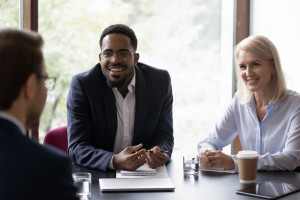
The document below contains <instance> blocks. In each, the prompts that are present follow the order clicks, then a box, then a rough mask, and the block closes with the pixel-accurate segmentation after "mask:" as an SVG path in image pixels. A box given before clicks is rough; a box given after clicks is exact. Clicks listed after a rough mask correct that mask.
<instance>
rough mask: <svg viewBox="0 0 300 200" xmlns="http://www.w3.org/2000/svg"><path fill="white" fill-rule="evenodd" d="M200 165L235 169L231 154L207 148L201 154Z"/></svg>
mask: <svg viewBox="0 0 300 200" xmlns="http://www.w3.org/2000/svg"><path fill="white" fill-rule="evenodd" d="M200 166H202V167H204V168H210V167H216V168H224V169H234V168H235V165H234V162H233V160H232V158H231V156H230V155H227V154H225V153H223V152H221V151H211V150H206V151H205V152H203V153H201V154H200Z"/></svg>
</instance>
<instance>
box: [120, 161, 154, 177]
mask: <svg viewBox="0 0 300 200" xmlns="http://www.w3.org/2000/svg"><path fill="white" fill-rule="evenodd" d="M120 173H121V175H122V176H154V175H156V169H152V168H149V167H148V166H147V165H146V164H144V165H142V166H140V167H139V168H137V169H136V170H134V171H127V170H121V172H120Z"/></svg>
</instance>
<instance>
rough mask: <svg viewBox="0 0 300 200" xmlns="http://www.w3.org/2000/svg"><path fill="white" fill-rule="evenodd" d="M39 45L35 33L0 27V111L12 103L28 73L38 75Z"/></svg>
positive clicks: (40, 57)
mask: <svg viewBox="0 0 300 200" xmlns="http://www.w3.org/2000/svg"><path fill="white" fill-rule="evenodd" d="M42 45H43V39H42V37H41V36H40V35H39V34H38V33H34V32H29V31H23V30H18V29H0V110H6V109H9V108H10V107H11V106H12V102H13V101H14V100H15V99H17V97H18V96H19V93H20V90H21V88H22V86H23V85H24V84H25V82H26V80H27V79H28V77H29V76H30V75H31V74H36V75H37V76H40V75H41V70H42V68H41V66H42V62H43V54H42V52H41V47H42Z"/></svg>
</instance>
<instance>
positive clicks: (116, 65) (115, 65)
mask: <svg viewBox="0 0 300 200" xmlns="http://www.w3.org/2000/svg"><path fill="white" fill-rule="evenodd" d="M112 67H122V68H125V69H127V68H128V67H127V66H126V65H122V64H110V65H107V66H106V69H109V68H112Z"/></svg>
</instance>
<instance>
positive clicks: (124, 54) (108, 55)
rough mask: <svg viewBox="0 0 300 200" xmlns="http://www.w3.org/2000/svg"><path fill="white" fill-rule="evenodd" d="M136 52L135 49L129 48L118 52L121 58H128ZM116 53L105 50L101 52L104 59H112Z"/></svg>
mask: <svg viewBox="0 0 300 200" xmlns="http://www.w3.org/2000/svg"><path fill="white" fill-rule="evenodd" d="M134 53H135V52H134V51H133V52H130V51H127V50H121V51H118V52H116V54H117V56H118V58H119V60H122V59H127V58H129V57H130V56H131V54H134ZM114 55H115V52H113V51H103V52H101V57H102V59H104V60H110V59H111V58H112V57H113V56H114Z"/></svg>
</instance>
